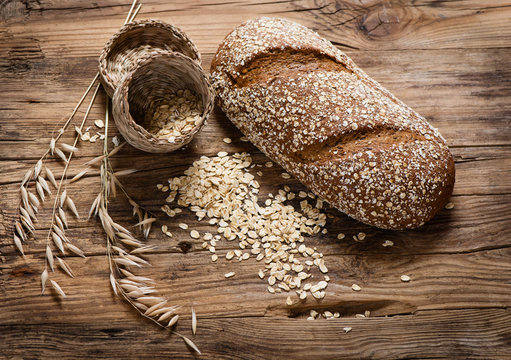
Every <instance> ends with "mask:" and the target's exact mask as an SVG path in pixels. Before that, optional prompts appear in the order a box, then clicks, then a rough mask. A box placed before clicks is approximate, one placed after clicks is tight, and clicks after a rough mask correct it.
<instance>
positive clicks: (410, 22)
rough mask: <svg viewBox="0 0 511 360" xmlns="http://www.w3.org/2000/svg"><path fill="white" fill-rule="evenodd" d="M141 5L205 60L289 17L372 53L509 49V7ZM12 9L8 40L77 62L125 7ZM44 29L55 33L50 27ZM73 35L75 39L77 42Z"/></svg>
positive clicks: (471, 2)
mask: <svg viewBox="0 0 511 360" xmlns="http://www.w3.org/2000/svg"><path fill="white" fill-rule="evenodd" d="M30 4H32V2H30ZM144 4H145V5H144V7H143V9H142V11H141V12H140V15H139V18H148V17H155V18H160V19H162V20H165V21H169V22H174V23H176V25H178V26H180V27H182V28H183V30H185V31H186V32H187V33H188V34H189V35H190V36H191V37H192V39H194V41H196V42H197V44H198V46H199V49H201V50H202V51H205V52H213V51H215V50H216V47H217V46H218V41H219V40H220V39H222V38H223V37H224V36H225V35H226V34H227V33H228V32H230V31H231V30H232V29H233V28H234V27H235V26H236V25H238V24H239V23H240V22H242V21H245V20H248V19H250V18H254V17H257V16H263V15H266V16H280V17H287V18H290V19H292V20H295V21H299V22H301V23H303V24H304V25H306V26H309V27H311V28H313V29H315V30H318V31H319V32H320V33H321V34H322V35H324V36H326V37H328V38H329V39H331V40H333V41H336V42H338V43H339V44H343V45H345V46H347V47H350V48H359V49H371V50H388V49H396V48H397V49H446V48H494V47H507V46H509V42H508V39H509V36H510V35H511V26H510V25H509V22H508V21H507V20H508V19H509V16H510V13H511V3H510V2H509V1H491V2H484V3H481V2H479V1H476V0H464V1H456V2H444V1H441V2H438V1H434V0H424V1H420V2H416V1H410V0H399V1H395V2H388V1H373V0H371V1H357V0H343V1H338V2H328V1H324V0H315V1H312V0H306V1H303V0H302V1H276V2H257V1H250V2H241V1H234V2H233V1H227V2H226V1H198V2H194V3H190V2H188V1H173V2H172V3H169V2H168V1H163V0H160V1H145V2H144ZM11 6H12V5H11ZM12 7H13V8H15V9H8V8H7V7H5V9H1V10H2V13H1V14H2V15H0V18H4V19H6V20H7V24H8V25H9V28H8V29H7V36H8V37H16V36H19V35H21V34H26V32H27V29H30V31H35V32H36V33H37V34H38V37H40V38H41V40H42V41H44V45H43V46H44V48H45V50H46V51H47V52H48V53H49V54H54V55H59V54H61V53H62V47H63V46H64V49H65V51H66V52H67V53H68V54H73V55H79V56H82V55H96V53H97V52H96V51H94V49H97V48H98V44H103V43H104V42H105V41H106V40H107V39H108V37H109V34H111V33H113V32H114V31H115V30H116V29H117V28H118V27H119V26H120V25H121V24H122V21H123V20H124V15H125V14H126V12H127V10H128V8H129V2H126V1H115V2H113V1H107V0H102V1H98V2H95V3H94V5H92V6H91V4H89V3H86V4H85V3H84V2H83V1H80V0H73V1H65V2H59V3H52V2H49V1H38V2H37V3H36V4H35V6H34V7H33V8H32V7H31V6H30V5H27V6H25V5H23V4H22V2H19V3H18V5H17V6H16V5H14V6H12ZM77 18H79V19H85V20H86V24H87V26H84V23H83V21H80V22H78V21H75V19H77ZM27 20H28V21H27ZM48 23H53V24H55V26H52V27H48V26H47V24H48ZM76 34H80V39H81V41H80V42H77V41H76ZM91 50H92V51H91Z"/></svg>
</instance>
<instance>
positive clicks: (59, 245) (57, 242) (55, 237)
mask: <svg viewBox="0 0 511 360" xmlns="http://www.w3.org/2000/svg"><path fill="white" fill-rule="evenodd" d="M51 237H52V239H53V242H54V243H55V246H57V248H58V249H59V250H60V251H61V252H62V254H64V245H63V244H62V239H61V238H60V236H58V235H57V233H55V232H53V231H52V233H51Z"/></svg>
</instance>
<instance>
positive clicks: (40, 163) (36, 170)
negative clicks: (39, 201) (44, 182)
mask: <svg viewBox="0 0 511 360" xmlns="http://www.w3.org/2000/svg"><path fill="white" fill-rule="evenodd" d="M42 168H43V161H42V160H38V161H37V163H36V164H35V167H34V177H35V178H37V177H38V176H39V174H40V173H41V169H42Z"/></svg>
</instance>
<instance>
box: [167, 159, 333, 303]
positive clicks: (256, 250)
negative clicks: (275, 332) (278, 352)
mask: <svg viewBox="0 0 511 360" xmlns="http://www.w3.org/2000/svg"><path fill="white" fill-rule="evenodd" d="M255 166H256V165H255V164H252V159H251V157H250V155H249V154H247V153H235V154H233V155H230V156H229V155H228V154H227V153H226V152H220V153H218V155H217V156H215V157H207V156H202V157H201V158H200V159H199V160H197V161H195V162H194V163H193V165H192V166H191V167H189V168H188V169H187V170H186V171H185V176H181V177H174V178H170V179H169V180H168V183H169V184H168V186H164V185H162V184H159V185H158V188H159V189H160V190H162V191H164V192H167V191H169V195H168V197H167V199H166V201H167V202H168V203H172V202H174V201H175V200H176V199H177V204H178V205H179V206H181V207H188V208H189V209H190V210H191V211H192V212H194V213H195V215H196V216H197V219H198V220H199V221H200V220H202V219H204V218H205V217H208V218H209V224H210V225H213V226H215V227H216V228H217V233H218V234H216V235H213V234H212V233H209V232H206V233H204V234H198V232H197V231H196V230H191V233H190V236H191V237H192V238H198V236H201V237H202V239H203V240H204V242H203V245H202V246H203V248H207V249H208V250H209V251H210V252H211V253H212V257H211V259H212V261H217V260H218V255H217V253H216V248H215V246H216V244H217V242H218V241H220V240H221V238H222V237H223V238H224V239H226V240H227V241H237V242H238V246H237V247H238V249H235V250H230V251H228V252H227V253H226V254H225V258H226V259H227V260H231V261H234V260H237V261H244V260H248V259H249V258H250V257H255V259H256V260H257V261H258V262H260V263H261V265H262V266H261V269H260V270H259V272H258V276H259V277H260V278H261V279H266V281H267V282H268V287H267V289H268V291H269V292H270V293H276V292H277V293H280V292H283V291H284V292H291V291H294V292H296V295H297V296H298V297H299V299H300V300H302V301H305V300H306V298H307V294H308V293H309V294H310V295H312V296H313V298H315V299H316V300H319V299H322V298H324V297H325V289H326V288H327V286H328V281H330V278H329V276H328V275H326V273H327V272H328V269H327V267H326V266H325V262H324V259H323V254H322V253H320V252H318V251H317V250H316V248H312V247H309V246H307V245H306V244H305V242H306V237H305V236H306V235H314V234H318V233H319V232H323V233H324V232H326V229H324V228H323V227H324V226H325V223H326V214H324V213H322V212H321V209H322V207H323V202H322V200H320V199H316V197H315V196H314V195H313V194H312V193H304V194H305V196H304V194H301V193H300V194H299V195H301V196H298V197H297V194H295V193H294V192H291V191H290V189H289V187H287V186H284V188H283V189H280V190H279V191H278V193H277V194H275V195H273V194H268V198H267V199H266V200H265V201H264V203H260V202H259V199H258V194H259V183H258V182H257V180H256V179H255V177H254V175H252V174H251V173H250V172H248V169H249V168H253V167H255ZM258 166H261V165H258ZM258 173H259V172H258ZM295 198H296V199H297V200H301V201H300V202H299V204H300V211H298V210H297V209H295V208H294V207H293V206H292V205H291V204H289V203H288V202H289V201H290V200H293V199H295ZM312 200H314V202H315V204H311V203H309V201H312ZM177 209H179V208H174V209H171V207H170V206H169V205H164V206H163V207H162V210H163V211H164V212H165V213H167V215H169V216H171V217H173V216H176V215H177V214H178V213H179V212H177V211H176V210H177ZM181 228H182V229H183V227H181ZM187 228H188V227H187ZM166 230H167V229H166ZM188 231H189V230H188ZM167 232H168V231H167ZM167 235H169V234H167ZM314 268H316V269H317V270H313V269H314ZM313 271H315V272H316V275H315V276H313V274H312V272H313ZM233 276H235V272H234V271H232V272H229V273H227V274H225V278H230V277H233ZM318 276H319V277H320V279H317V278H318ZM313 277H314V278H315V279H314V280H313ZM286 303H287V304H288V305H292V304H293V300H292V299H291V296H289V297H288V298H287V301H286Z"/></svg>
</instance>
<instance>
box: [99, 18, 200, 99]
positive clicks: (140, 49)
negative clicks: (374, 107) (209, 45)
mask: <svg viewBox="0 0 511 360" xmlns="http://www.w3.org/2000/svg"><path fill="white" fill-rule="evenodd" d="M155 50H164V51H174V52H179V53H182V54H184V55H186V56H188V57H190V58H191V59H192V60H195V61H197V62H198V63H199V64H200V61H201V58H200V54H199V51H198V50H197V47H196V46H195V44H194V43H193V42H192V40H191V39H190V38H189V37H188V35H186V34H185V33H184V32H182V31H181V30H180V29H178V28H176V27H175V26H172V25H170V24H167V23H164V22H162V21H159V20H141V21H135V22H131V23H128V24H126V25H124V26H123V27H122V28H121V29H120V30H119V31H118V32H117V33H116V34H115V35H114V36H113V37H112V38H111V39H110V40H109V41H108V42H107V44H106V45H105V47H104V48H103V51H102V52H101V55H100V57H99V73H100V79H101V83H102V84H103V87H104V88H105V91H106V92H107V94H108V95H109V96H111V97H112V96H113V94H114V91H115V89H116V88H117V87H118V86H119V85H120V83H121V81H122V78H123V77H124V76H125V75H126V74H127V73H128V72H129V71H131V70H132V69H133V66H134V65H135V63H136V61H137V59H140V58H141V57H144V56H145V55H146V54H149V53H152V52H153V51H155Z"/></svg>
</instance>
